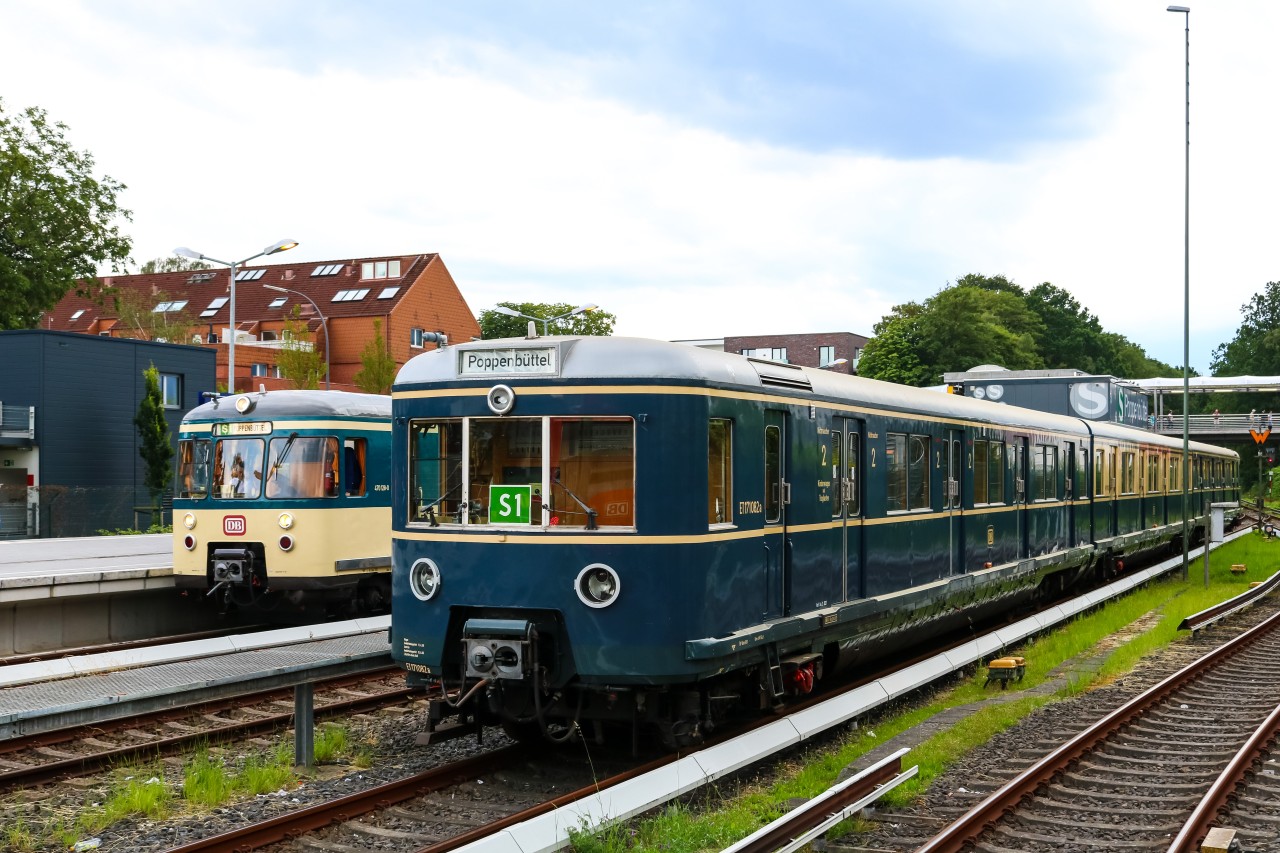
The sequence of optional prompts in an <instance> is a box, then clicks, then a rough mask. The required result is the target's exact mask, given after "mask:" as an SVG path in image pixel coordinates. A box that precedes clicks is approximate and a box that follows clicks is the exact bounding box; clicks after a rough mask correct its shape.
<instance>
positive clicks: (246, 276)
mask: <svg viewBox="0 0 1280 853" xmlns="http://www.w3.org/2000/svg"><path fill="white" fill-rule="evenodd" d="M266 274H267V271H266V270H240V271H239V272H237V273H236V281H257V280H258V279H260V278H262V277H263V276H264V275H266Z"/></svg>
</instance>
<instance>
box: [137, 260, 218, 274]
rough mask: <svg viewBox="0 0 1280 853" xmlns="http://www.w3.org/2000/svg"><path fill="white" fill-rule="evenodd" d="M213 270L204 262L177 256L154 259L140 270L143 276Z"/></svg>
mask: <svg viewBox="0 0 1280 853" xmlns="http://www.w3.org/2000/svg"><path fill="white" fill-rule="evenodd" d="M208 269H213V267H212V266H210V265H209V264H206V263H205V262H204V261H198V260H196V259H195V258H180V257H178V256H177V255H169V256H168V257H165V258H152V259H151V260H149V261H147V262H146V263H145V264H143V265H142V268H141V269H139V270H138V272H139V273H141V274H142V275H154V274H155V273H159V272H187V271H189V270H208Z"/></svg>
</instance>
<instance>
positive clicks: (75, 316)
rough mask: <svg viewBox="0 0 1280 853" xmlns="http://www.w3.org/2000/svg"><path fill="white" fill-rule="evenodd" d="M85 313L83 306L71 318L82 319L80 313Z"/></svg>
mask: <svg viewBox="0 0 1280 853" xmlns="http://www.w3.org/2000/svg"><path fill="white" fill-rule="evenodd" d="M83 313H84V309H83V308H81V309H80V310H79V311H77V312H76V313H74V314H72V315H71V319H72V320H79V319H80V315H81V314H83Z"/></svg>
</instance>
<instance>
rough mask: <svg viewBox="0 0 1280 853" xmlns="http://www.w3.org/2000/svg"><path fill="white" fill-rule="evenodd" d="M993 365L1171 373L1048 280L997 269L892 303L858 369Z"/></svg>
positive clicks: (881, 372) (930, 381)
mask: <svg viewBox="0 0 1280 853" xmlns="http://www.w3.org/2000/svg"><path fill="white" fill-rule="evenodd" d="M979 364H998V365H1000V366H1001V367H1005V368H1008V369H1010V370H1035V369H1040V368H1075V369H1078V370H1084V371H1088V372H1090V373H1100V374H1112V375H1115V376H1121V377H1125V378H1130V379H1140V378H1145V377H1148V376H1158V375H1165V376H1168V375H1172V374H1173V373H1174V370H1175V369H1174V368H1172V367H1170V366H1169V365H1166V364H1162V363H1161V362H1158V361H1155V360H1154V359H1151V358H1148V357H1147V355H1146V353H1145V352H1143V350H1142V348H1141V347H1139V346H1137V345H1136V344H1134V343H1132V342H1131V341H1129V340H1128V339H1126V338H1125V337H1123V336H1122V335H1117V334H1114V333H1109V332H1104V331H1103V330H1102V326H1101V324H1100V323H1099V322H1098V319H1097V317H1095V316H1093V315H1092V314H1091V313H1089V312H1088V311H1087V310H1086V309H1084V308H1083V307H1081V305H1080V303H1079V302H1077V301H1076V299H1075V298H1074V297H1072V296H1071V294H1069V293H1067V292H1066V291H1065V290H1062V289H1061V288H1058V287H1055V286H1054V285H1052V284H1049V283H1048V282H1045V283H1043V284H1040V285H1037V286H1036V287H1034V288H1032V289H1031V290H1030V291H1024V290H1023V289H1022V288H1021V287H1020V286H1018V285H1017V284H1015V283H1014V282H1012V281H1010V280H1009V279H1007V278H1005V277H1004V276H1002V275H997V276H983V275H978V274H976V273H970V274H969V275H965V276H961V277H960V278H958V279H956V282H955V284H953V285H950V286H948V287H945V288H943V289H942V290H941V291H939V292H938V293H936V294H934V295H933V296H931V297H930V298H929V299H927V300H925V301H924V303H923V304H921V303H916V302H908V303H906V304H904V305H895V306H894V308H893V311H892V312H891V313H890V314H889V315H887V316H886V317H883V318H882V319H881V320H880V322H878V323H877V324H876V325H875V336H874V337H873V338H872V339H871V340H870V341H869V342H868V343H867V346H866V349H865V350H864V351H863V354H862V358H861V360H859V362H858V375H859V376H867V377H870V378H872V379H883V380H886V381H889V382H898V383H902V384H905V385H917V386H922V385H936V384H938V383H940V382H941V381H942V375H943V374H944V373H955V372H962V371H966V370H970V369H971V368H973V367H976V366H977V365H979Z"/></svg>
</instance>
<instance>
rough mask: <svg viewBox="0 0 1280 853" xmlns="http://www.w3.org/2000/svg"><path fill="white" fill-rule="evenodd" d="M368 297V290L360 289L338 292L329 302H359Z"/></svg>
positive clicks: (365, 288)
mask: <svg viewBox="0 0 1280 853" xmlns="http://www.w3.org/2000/svg"><path fill="white" fill-rule="evenodd" d="M368 295H369V288H367V287H362V288H360V289H359V290H339V291H338V292H337V293H335V294H333V299H331V300H330V301H331V302H359V301H360V300H361V299H364V298H365V297H366V296H368Z"/></svg>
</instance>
